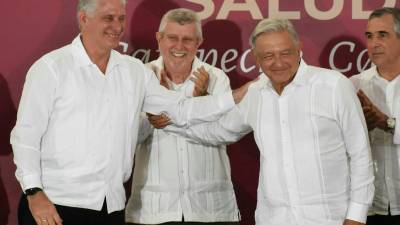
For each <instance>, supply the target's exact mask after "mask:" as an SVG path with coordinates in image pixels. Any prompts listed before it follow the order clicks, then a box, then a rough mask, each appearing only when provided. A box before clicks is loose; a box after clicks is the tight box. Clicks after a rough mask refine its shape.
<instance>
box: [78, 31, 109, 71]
mask: <svg viewBox="0 0 400 225" xmlns="http://www.w3.org/2000/svg"><path fill="white" fill-rule="evenodd" d="M81 40H82V44H83V47H84V48H85V50H86V53H87V54H88V56H89V58H90V60H91V61H92V62H93V63H94V64H96V65H97V67H98V68H99V69H100V71H101V72H102V73H103V74H105V73H106V70H107V64H108V60H109V59H110V54H111V51H110V50H104V49H100V48H99V47H98V46H96V45H93V44H92V42H90V41H88V40H86V39H85V37H84V36H81Z"/></svg>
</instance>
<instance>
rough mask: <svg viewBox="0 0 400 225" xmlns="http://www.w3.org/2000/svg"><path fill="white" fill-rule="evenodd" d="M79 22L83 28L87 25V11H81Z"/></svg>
mask: <svg viewBox="0 0 400 225" xmlns="http://www.w3.org/2000/svg"><path fill="white" fill-rule="evenodd" d="M78 22H79V26H80V27H82V25H84V24H86V23H87V14H86V12H85V11H83V10H81V11H79V13H78Z"/></svg>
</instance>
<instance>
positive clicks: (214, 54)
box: [197, 48, 218, 66]
mask: <svg viewBox="0 0 400 225" xmlns="http://www.w3.org/2000/svg"><path fill="white" fill-rule="evenodd" d="M197 53H198V54H199V55H198V57H199V59H200V60H201V61H203V62H207V59H208V57H210V56H212V59H211V60H212V61H211V63H210V62H208V63H209V64H210V65H212V66H215V65H216V64H217V59H218V52H217V50H216V49H214V48H213V49H210V51H209V52H208V53H207V55H205V56H204V54H205V49H199V50H197Z"/></svg>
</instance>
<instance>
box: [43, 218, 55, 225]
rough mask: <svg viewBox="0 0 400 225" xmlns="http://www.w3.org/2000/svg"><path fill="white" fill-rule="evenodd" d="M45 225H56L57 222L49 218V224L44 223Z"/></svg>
mask: <svg viewBox="0 0 400 225" xmlns="http://www.w3.org/2000/svg"><path fill="white" fill-rule="evenodd" d="M44 225H56V221H54V218H53V217H48V218H47V223H44Z"/></svg>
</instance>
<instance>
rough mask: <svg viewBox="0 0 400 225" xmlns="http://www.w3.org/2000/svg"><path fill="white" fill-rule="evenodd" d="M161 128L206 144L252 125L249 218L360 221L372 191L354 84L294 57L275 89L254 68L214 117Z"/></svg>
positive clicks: (274, 222) (307, 224)
mask: <svg viewBox="0 0 400 225" xmlns="http://www.w3.org/2000/svg"><path fill="white" fill-rule="evenodd" d="M168 130H169V131H170V132H174V133H182V135H183V134H186V135H187V136H190V137H191V138H192V139H195V140H197V141H199V142H204V141H206V142H209V143H214V144H221V143H230V142H234V141H236V140H237V139H239V138H240V137H242V136H243V135H244V134H246V133H248V132H250V131H251V130H253V131H254V137H255V141H256V143H257V146H258V148H259V150H260V175H259V186H258V195H257V209H256V213H255V219H256V223H257V224H266V225H282V224H285V225H320V224H324V225H342V224H343V221H344V220H345V219H346V218H348V219H352V220H356V221H360V222H365V221H366V216H367V211H368V207H369V205H370V204H371V202H372V198H373V193H374V186H373V180H374V176H373V170H372V161H371V153H370V147H369V142H368V133H367V129H366V125H365V120H364V116H363V112H362V110H361V106H360V103H359V101H358V99H357V96H356V94H355V90H354V87H353V86H352V84H351V82H350V81H349V80H348V79H347V78H346V77H344V76H343V75H341V74H339V73H338V72H335V71H332V70H327V69H322V68H318V67H313V66H308V65H306V64H305V62H304V61H302V62H301V63H300V67H299V69H298V71H297V73H296V75H295V78H294V79H293V81H292V82H291V83H290V84H288V85H287V86H286V87H285V89H284V91H283V92H282V94H281V95H278V94H277V93H276V91H275V90H274V88H273V87H272V85H271V82H270V81H269V79H268V78H267V77H266V75H265V74H261V75H260V80H259V81H257V82H256V83H255V84H253V85H252V86H250V88H249V91H248V93H247V95H246V96H245V98H244V99H243V101H242V102H241V103H240V104H239V105H238V106H237V107H235V108H234V109H233V110H232V111H231V112H229V113H228V114H227V115H226V116H224V117H222V118H221V119H220V120H219V121H218V122H213V123H205V124H200V125H196V126H193V127H189V128H187V129H179V128H176V127H173V126H169V127H168ZM243 172H244V173H245V172H246V171H243Z"/></svg>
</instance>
